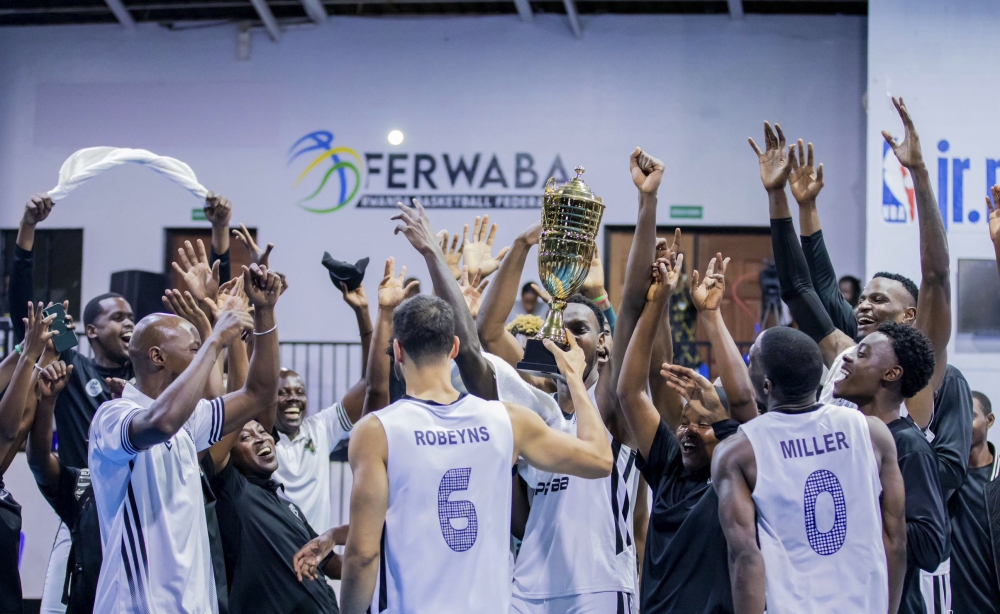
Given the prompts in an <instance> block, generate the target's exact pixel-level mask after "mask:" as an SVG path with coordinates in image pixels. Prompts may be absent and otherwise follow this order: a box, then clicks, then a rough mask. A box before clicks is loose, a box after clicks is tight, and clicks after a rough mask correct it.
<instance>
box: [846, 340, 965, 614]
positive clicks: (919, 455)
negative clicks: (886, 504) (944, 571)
mask: <svg viewBox="0 0 1000 614" xmlns="http://www.w3.org/2000/svg"><path fill="white" fill-rule="evenodd" d="M933 372H934V351H933V350H932V349H931V345H930V341H928V340H927V338H926V337H925V336H924V335H923V333H921V332H920V331H919V330H917V329H916V328H913V327H910V326H906V325H904V324H898V323H896V322H883V323H881V324H879V327H878V329H877V331H876V332H874V333H871V334H870V335H868V336H867V337H865V338H864V339H862V340H861V343H860V344H859V345H858V346H857V351H856V352H850V353H848V354H846V355H845V356H844V360H843V365H842V366H841V372H840V373H839V375H840V379H838V380H837V384H836V386H835V387H834V395H835V396H836V397H837V398H839V399H845V400H847V401H850V402H851V403H854V404H855V405H857V406H858V409H859V410H861V412H862V413H863V414H865V415H866V416H869V417H872V418H878V419H879V420H881V421H882V422H884V423H885V424H886V425H887V426H888V427H889V430H890V431H891V432H892V438H893V440H894V441H895V443H896V454H897V461H898V463H899V471H900V473H901V474H902V476H903V488H904V490H905V492H906V576H905V579H904V581H903V597H902V601H901V603H900V608H899V611H900V612H901V613H906V614H922V613H923V612H924V611H925V609H924V597H923V595H922V594H921V575H920V570H924V571H933V570H934V569H936V568H937V567H938V565H940V564H941V562H942V561H944V560H945V559H946V558H947V557H948V553H949V552H950V551H951V544H950V540H949V532H950V526H949V522H948V515H947V513H946V512H945V505H944V501H943V499H942V498H941V488H940V484H939V483H938V478H937V463H936V460H935V457H934V450H933V449H932V448H931V445H930V444H929V443H927V439H926V438H925V437H924V436H923V433H921V432H920V429H919V427H917V425H916V424H914V422H913V419H912V418H910V417H909V416H906V417H902V416H901V415H900V408H901V407H902V405H903V401H904V400H905V399H908V398H912V397H913V395H915V394H917V392H918V391H920V390H922V389H923V388H924V386H926V385H927V382H928V381H929V380H930V378H931V373H933ZM938 589H939V590H936V591H934V593H935V594H936V595H939V596H942V595H943V594H944V593H943V592H942V591H941V590H940V587H938Z"/></svg>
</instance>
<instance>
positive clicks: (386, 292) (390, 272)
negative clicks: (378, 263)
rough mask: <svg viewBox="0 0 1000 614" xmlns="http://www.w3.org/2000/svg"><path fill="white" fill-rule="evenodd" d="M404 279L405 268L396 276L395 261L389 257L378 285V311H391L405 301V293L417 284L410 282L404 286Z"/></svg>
mask: <svg viewBox="0 0 1000 614" xmlns="http://www.w3.org/2000/svg"><path fill="white" fill-rule="evenodd" d="M405 279H406V266H405V265H404V266H403V270H401V271H400V272H399V276H398V277H397V276H396V259H395V258H392V257H390V258H389V259H388V260H386V261H385V276H384V277H382V281H381V282H380V283H379V285H378V307H379V309H387V310H392V309H395V308H396V307H398V306H399V304H400V303H402V302H403V301H404V300H405V299H406V295H407V293H409V291H410V290H411V289H412V288H413V287H414V286H416V285H417V284H418V283H419V282H417V281H411V282H410V283H409V284H407V285H406V286H404V285H403V281H404V280H405Z"/></svg>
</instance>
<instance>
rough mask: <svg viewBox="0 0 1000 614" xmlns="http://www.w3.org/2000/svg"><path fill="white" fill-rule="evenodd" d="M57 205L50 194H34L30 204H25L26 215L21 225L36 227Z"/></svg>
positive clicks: (29, 200) (22, 218)
mask: <svg viewBox="0 0 1000 614" xmlns="http://www.w3.org/2000/svg"><path fill="white" fill-rule="evenodd" d="M54 206H55V203H53V202H52V199H51V198H49V195H48V194H32V196H31V198H29V199H28V202H27V203H25V204H24V215H22V216H21V223H22V224H25V225H28V226H35V225H36V224H38V223H39V222H41V221H44V220H45V218H47V217H49V214H50V213H52V207H54Z"/></svg>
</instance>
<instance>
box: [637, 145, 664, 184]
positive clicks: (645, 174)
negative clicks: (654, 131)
mask: <svg viewBox="0 0 1000 614" xmlns="http://www.w3.org/2000/svg"><path fill="white" fill-rule="evenodd" d="M629 168H630V170H631V172H632V183H634V184H635V187H637V188H639V191H640V192H642V193H643V194H656V191H657V190H659V189H660V182H661V181H662V180H663V169H664V166H663V162H661V161H660V160H659V159H657V158H654V157H653V156H651V155H649V154H648V153H646V152H644V151H643V150H642V149H641V148H639V147H636V148H635V151H633V152H632V155H630V156H629Z"/></svg>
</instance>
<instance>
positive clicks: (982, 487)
mask: <svg viewBox="0 0 1000 614" xmlns="http://www.w3.org/2000/svg"><path fill="white" fill-rule="evenodd" d="M989 446H990V450H991V451H992V452H993V456H994V462H992V463H990V464H988V465H986V466H985V467H977V468H974V469H972V468H970V469H969V472H968V473H967V474H966V476H965V483H964V484H962V487H961V488H960V489H958V492H956V493H955V496H954V497H952V498H951V501H950V502H949V505H948V512H949V514H950V516H951V607H952V608H953V609H954V611H955V612H957V613H961V612H975V613H976V614H1000V586H998V582H997V568H996V563H995V562H994V560H993V547H992V541H991V540H990V518H989V514H988V511H987V509H986V485H987V484H989V482H990V478H991V477H992V476H993V473H994V472H995V471H996V470H997V466H996V450H995V449H994V448H993V444H989Z"/></svg>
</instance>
